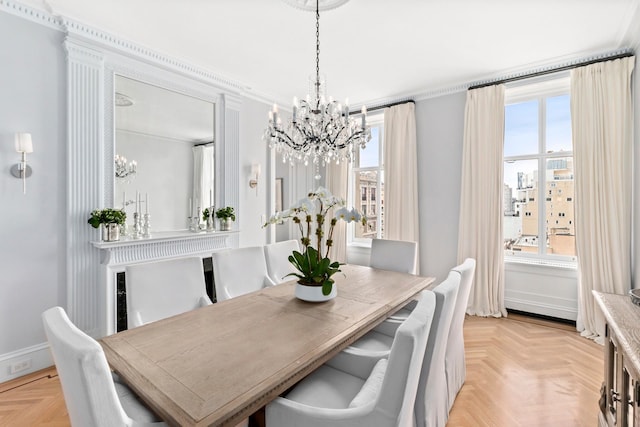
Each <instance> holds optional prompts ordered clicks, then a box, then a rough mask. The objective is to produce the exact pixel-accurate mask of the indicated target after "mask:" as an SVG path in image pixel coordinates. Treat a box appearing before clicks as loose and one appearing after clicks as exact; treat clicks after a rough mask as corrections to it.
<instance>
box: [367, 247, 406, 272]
mask: <svg viewBox="0 0 640 427" xmlns="http://www.w3.org/2000/svg"><path fill="white" fill-rule="evenodd" d="M369 266H370V267H373V268H379V269H381V270H391V271H398V272H400V273H409V274H417V271H418V244H417V243H416V242H406V241H402V240H388V239H373V240H372V241H371V259H370V261H369Z"/></svg>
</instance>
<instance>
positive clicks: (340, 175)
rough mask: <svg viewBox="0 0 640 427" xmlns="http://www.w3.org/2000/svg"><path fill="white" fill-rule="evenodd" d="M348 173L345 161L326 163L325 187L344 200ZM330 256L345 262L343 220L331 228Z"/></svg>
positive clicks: (345, 235) (345, 237)
mask: <svg viewBox="0 0 640 427" xmlns="http://www.w3.org/2000/svg"><path fill="white" fill-rule="evenodd" d="M348 173H349V169H348V163H347V162H341V163H340V164H335V163H334V162H329V164H328V165H327V180H326V181H327V189H328V190H329V191H330V192H331V194H333V195H334V196H336V197H342V198H343V199H344V200H347V187H348V185H349V184H348V182H349V181H348V175H347V174H348ZM327 219H328V218H327ZM330 258H331V260H332V261H338V262H347V224H346V223H345V222H344V221H338V223H337V224H336V226H335V228H334V229H333V246H332V248H331V255H330Z"/></svg>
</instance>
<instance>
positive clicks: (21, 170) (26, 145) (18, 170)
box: [11, 133, 33, 194]
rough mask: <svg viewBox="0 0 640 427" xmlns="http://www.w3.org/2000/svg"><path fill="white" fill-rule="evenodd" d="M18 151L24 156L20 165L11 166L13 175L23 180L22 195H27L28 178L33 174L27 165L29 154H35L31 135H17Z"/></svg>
mask: <svg viewBox="0 0 640 427" xmlns="http://www.w3.org/2000/svg"><path fill="white" fill-rule="evenodd" d="M16 151H17V152H18V153H21V154H22V159H21V160H20V163H16V164H15V165H13V166H11V175H13V176H15V177H16V178H20V179H22V193H23V194H27V181H26V180H27V178H29V177H30V176H31V173H32V172H33V171H32V170H31V166H29V165H28V164H27V153H33V142H32V141H31V134H30V133H16Z"/></svg>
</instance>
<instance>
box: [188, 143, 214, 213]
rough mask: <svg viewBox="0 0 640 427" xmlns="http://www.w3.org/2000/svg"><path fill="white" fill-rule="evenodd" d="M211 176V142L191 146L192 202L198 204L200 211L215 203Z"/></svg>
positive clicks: (212, 175) (212, 174)
mask: <svg viewBox="0 0 640 427" xmlns="http://www.w3.org/2000/svg"><path fill="white" fill-rule="evenodd" d="M213 177H214V172H213V144H207V145H196V146H195V147H193V203H194V204H195V206H200V208H201V211H204V210H205V209H206V208H208V207H210V204H211V205H213V204H214V203H215V195H214V194H213ZM210 198H211V201H210V200H209V199H210Z"/></svg>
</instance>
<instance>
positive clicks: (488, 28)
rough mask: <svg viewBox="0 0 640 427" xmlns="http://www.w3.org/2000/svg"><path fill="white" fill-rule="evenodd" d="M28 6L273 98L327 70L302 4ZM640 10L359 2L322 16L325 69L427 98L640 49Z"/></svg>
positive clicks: (367, 96) (371, 96)
mask: <svg viewBox="0 0 640 427" xmlns="http://www.w3.org/2000/svg"><path fill="white" fill-rule="evenodd" d="M21 1H22V2H23V3H27V4H30V5H32V6H34V7H38V8H43V9H44V8H46V9H48V10H49V11H51V12H52V13H54V14H59V15H62V16H65V17H68V18H72V19H75V20H78V21H81V22H83V23H85V24H88V25H90V26H93V27H96V28H99V29H102V30H104V31H106V32H108V33H112V34H114V35H116V36H118V37H120V38H122V39H125V40H129V41H133V42H135V43H137V44H140V45H142V46H145V47H147V48H150V49H153V50H155V51H158V52H161V53H164V54H166V55H169V56H172V57H175V58H178V59H182V60H184V61H186V62H188V63H191V64H193V65H196V66H200V67H202V68H204V69H207V70H209V71H211V72H213V73H215V74H217V75H219V76H221V77H224V78H227V79H231V80H232V81H234V82H238V83H239V84H241V85H242V86H244V87H245V88H246V92H247V94H248V95H249V96H254V97H257V98H260V99H263V100H266V101H269V102H271V100H275V101H277V102H278V103H286V104H289V103H290V102H291V101H290V100H291V98H292V97H293V96H298V97H302V96H304V95H305V94H306V93H307V92H308V79H309V76H311V75H313V74H314V73H315V14H314V13H313V12H308V11H304V10H301V9H299V8H295V7H292V6H291V5H289V4H287V3H288V2H290V1H291V0H286V1H283V0H136V1H131V0H110V1H97V0H21ZM302 1H303V2H304V1H305V0H302ZM307 1H308V0H307ZM639 3H640V0H562V1H560V0H526V1H525V0H482V1H478V0H395V1H391V0H350V1H348V2H347V3H346V4H344V5H341V6H339V7H336V8H333V9H331V10H327V11H324V12H321V14H320V49H321V51H320V71H321V73H322V74H324V75H325V76H326V81H327V95H332V96H333V97H334V98H336V99H339V100H344V98H345V97H348V98H349V100H350V103H351V104H352V105H358V104H359V103H362V102H366V103H369V104H372V103H376V102H379V101H387V100H391V99H394V98H402V97H405V96H414V97H420V96H421V95H422V96H424V95H425V94H430V93H437V92H439V91H445V90H448V89H451V88H453V87H457V86H461V85H466V84H468V83H470V82H477V81H480V80H485V79H490V78H495V77H498V76H503V75H506V74H510V73H518V72H525V71H529V70H532V69H535V68H538V67H544V66H549V65H553V64H560V63H563V62H567V61H572V60H576V59H580V58H584V57H587V56H590V55H594V54H602V53H607V52H611V51H614V50H616V49H619V48H626V47H632V46H634V45H636V44H637V42H638V35H637V33H636V32H637V31H638V28H640V12H639V7H638V4H639Z"/></svg>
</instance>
